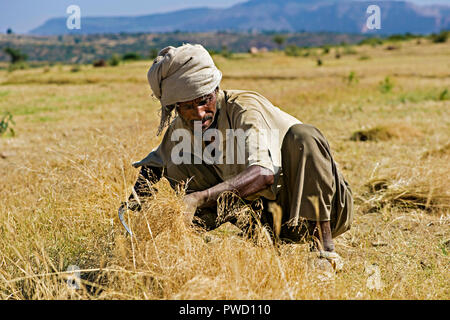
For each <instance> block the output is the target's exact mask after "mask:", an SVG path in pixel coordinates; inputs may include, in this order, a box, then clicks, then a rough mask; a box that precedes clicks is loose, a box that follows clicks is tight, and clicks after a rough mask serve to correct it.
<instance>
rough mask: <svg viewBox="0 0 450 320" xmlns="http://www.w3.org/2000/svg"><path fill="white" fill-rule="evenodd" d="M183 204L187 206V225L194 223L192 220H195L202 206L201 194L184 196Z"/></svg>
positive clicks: (195, 193) (185, 214)
mask: <svg viewBox="0 0 450 320" xmlns="http://www.w3.org/2000/svg"><path fill="white" fill-rule="evenodd" d="M183 202H184V204H185V206H186V210H185V212H184V218H185V221H186V224H188V225H189V224H190V223H191V222H192V219H193V218H194V214H195V211H196V210H197V208H198V207H199V206H200V205H201V204H202V197H201V194H200V193H199V192H193V193H190V194H187V195H185V196H184V198H183Z"/></svg>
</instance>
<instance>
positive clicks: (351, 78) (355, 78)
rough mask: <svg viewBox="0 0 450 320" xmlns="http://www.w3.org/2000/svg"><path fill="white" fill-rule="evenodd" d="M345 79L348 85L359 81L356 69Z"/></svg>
mask: <svg viewBox="0 0 450 320" xmlns="http://www.w3.org/2000/svg"><path fill="white" fill-rule="evenodd" d="M345 80H346V82H347V84H348V85H351V84H353V83H358V82H359V79H358V76H357V75H356V73H355V71H350V73H349V75H348V76H347V77H346V78H345Z"/></svg>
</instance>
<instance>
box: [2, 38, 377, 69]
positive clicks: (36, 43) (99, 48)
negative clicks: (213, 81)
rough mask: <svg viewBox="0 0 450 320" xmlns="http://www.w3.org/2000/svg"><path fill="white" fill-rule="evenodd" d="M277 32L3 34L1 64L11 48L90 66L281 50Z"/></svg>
mask: <svg viewBox="0 0 450 320" xmlns="http://www.w3.org/2000/svg"><path fill="white" fill-rule="evenodd" d="M274 36H275V33H274V32H263V33H258V34H252V33H237V32H205V33H184V32H172V33H170V32H167V33H118V34H88V35H59V36H31V35H14V34H13V35H2V34H0V61H8V60H9V57H8V56H7V55H6V53H5V52H4V51H3V49H4V48H7V47H11V48H16V49H19V50H20V51H21V52H23V53H25V54H26V55H27V56H28V57H29V61H49V62H65V63H89V62H92V61H94V60H96V59H109V58H110V57H111V56H112V55H113V54H119V55H123V54H125V53H129V52H135V53H137V54H139V55H140V56H141V57H144V58H148V57H149V55H150V53H151V52H152V51H153V52H154V51H155V50H160V49H162V48H164V47H166V46H169V45H172V46H179V45H182V44H183V43H200V44H202V45H203V46H205V47H206V48H207V49H208V50H210V51H212V52H213V51H216V52H218V51H223V50H227V51H232V52H247V51H248V50H249V49H250V48H251V47H258V48H263V47H265V48H267V49H269V50H273V49H278V48H280V46H279V45H277V44H276V43H275V42H274V40H273V39H274ZM283 36H284V39H285V41H284V44H283V46H282V47H285V46H289V45H296V46H299V47H317V46H322V45H340V44H342V43H346V44H355V43H358V42H360V41H362V40H364V39H367V38H368V37H369V36H367V35H362V34H345V33H330V32H319V33H308V32H302V33H289V34H283Z"/></svg>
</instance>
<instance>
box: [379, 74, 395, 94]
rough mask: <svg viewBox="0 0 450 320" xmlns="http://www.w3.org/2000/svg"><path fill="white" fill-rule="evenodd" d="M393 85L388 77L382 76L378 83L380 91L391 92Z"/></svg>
mask: <svg viewBox="0 0 450 320" xmlns="http://www.w3.org/2000/svg"><path fill="white" fill-rule="evenodd" d="M393 87H394V84H393V83H392V81H391V79H390V78H389V77H386V78H384V80H383V81H381V82H380V84H379V89H380V91H381V93H388V92H391V91H392V88H393Z"/></svg>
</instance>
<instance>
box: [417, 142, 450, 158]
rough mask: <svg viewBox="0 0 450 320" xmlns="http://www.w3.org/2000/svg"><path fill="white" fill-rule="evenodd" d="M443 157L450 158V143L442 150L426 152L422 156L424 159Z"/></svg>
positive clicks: (441, 148)
mask: <svg viewBox="0 0 450 320" xmlns="http://www.w3.org/2000/svg"><path fill="white" fill-rule="evenodd" d="M443 156H450V143H447V144H446V145H445V146H442V147H440V148H436V149H433V150H428V151H426V152H424V153H423V154H422V159H425V158H429V157H443Z"/></svg>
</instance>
